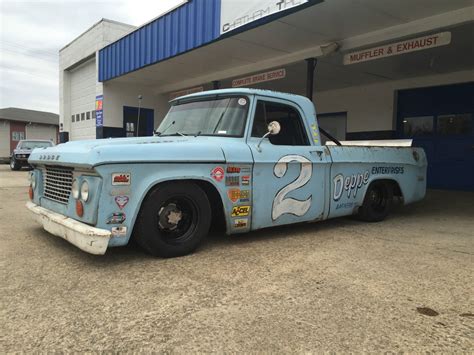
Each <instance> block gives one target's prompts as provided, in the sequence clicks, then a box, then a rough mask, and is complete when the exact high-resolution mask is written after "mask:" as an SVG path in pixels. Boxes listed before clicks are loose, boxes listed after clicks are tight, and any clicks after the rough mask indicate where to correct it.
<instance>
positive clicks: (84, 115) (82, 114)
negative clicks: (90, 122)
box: [81, 112, 86, 121]
mask: <svg viewBox="0 0 474 355" xmlns="http://www.w3.org/2000/svg"><path fill="white" fill-rule="evenodd" d="M85 119H86V114H85V113H84V112H83V113H81V121H84V120H85Z"/></svg>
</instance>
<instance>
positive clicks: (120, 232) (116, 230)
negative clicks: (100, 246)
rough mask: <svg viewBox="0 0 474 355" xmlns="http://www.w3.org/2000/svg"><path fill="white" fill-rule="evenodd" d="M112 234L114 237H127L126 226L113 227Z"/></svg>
mask: <svg viewBox="0 0 474 355" xmlns="http://www.w3.org/2000/svg"><path fill="white" fill-rule="evenodd" d="M111 232H112V235H113V236H114V237H125V236H126V235H127V227H125V226H118V227H112V230H111Z"/></svg>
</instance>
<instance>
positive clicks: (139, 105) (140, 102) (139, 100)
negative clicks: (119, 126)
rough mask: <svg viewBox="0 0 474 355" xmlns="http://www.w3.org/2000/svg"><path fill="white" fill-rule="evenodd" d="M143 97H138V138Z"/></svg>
mask: <svg viewBox="0 0 474 355" xmlns="http://www.w3.org/2000/svg"><path fill="white" fill-rule="evenodd" d="M142 98H143V96H142V95H138V117H137V135H136V136H137V137H138V132H139V127H140V107H141V105H142Z"/></svg>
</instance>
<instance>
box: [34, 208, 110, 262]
mask: <svg viewBox="0 0 474 355" xmlns="http://www.w3.org/2000/svg"><path fill="white" fill-rule="evenodd" d="M26 207H27V208H28V209H29V210H30V212H32V213H33V215H34V217H35V219H36V221H37V222H38V223H39V224H41V225H42V226H43V228H44V229H45V230H46V231H48V232H49V233H51V234H54V235H55V236H58V237H61V238H63V239H65V240H67V241H68V242H69V243H71V244H74V245H75V246H76V247H78V248H79V249H82V250H84V251H85V252H88V253H90V254H96V255H103V254H105V251H106V250H107V246H108V245H109V239H110V237H111V232H110V231H108V230H106V229H100V228H95V227H91V226H89V225H87V224H85V223H82V222H78V221H76V220H74V219H72V218H69V217H66V216H64V215H62V214H59V213H56V212H52V211H50V210H47V209H46V208H43V207H41V206H38V205H37V204H35V203H33V202H27V203H26Z"/></svg>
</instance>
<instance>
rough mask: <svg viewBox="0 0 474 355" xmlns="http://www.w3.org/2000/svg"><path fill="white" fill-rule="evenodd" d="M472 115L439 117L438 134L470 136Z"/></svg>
mask: <svg viewBox="0 0 474 355" xmlns="http://www.w3.org/2000/svg"><path fill="white" fill-rule="evenodd" d="M472 121H473V119H472V114H470V113H464V114H457V115H456V114H454V115H442V116H438V126H437V132H438V134H440V135H443V136H448V135H460V134H467V135H470V134H471V132H472V126H473V124H472Z"/></svg>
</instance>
